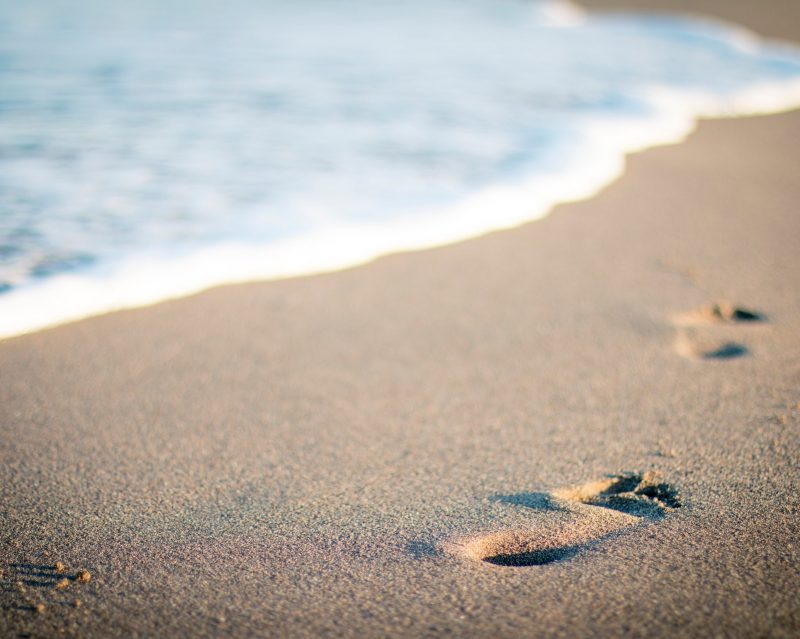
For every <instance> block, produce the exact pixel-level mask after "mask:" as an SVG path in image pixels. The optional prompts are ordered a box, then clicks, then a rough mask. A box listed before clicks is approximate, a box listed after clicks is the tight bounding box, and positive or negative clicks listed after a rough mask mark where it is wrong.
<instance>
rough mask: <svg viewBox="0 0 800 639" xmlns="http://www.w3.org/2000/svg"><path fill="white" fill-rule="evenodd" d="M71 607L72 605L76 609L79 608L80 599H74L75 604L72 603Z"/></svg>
mask: <svg viewBox="0 0 800 639" xmlns="http://www.w3.org/2000/svg"><path fill="white" fill-rule="evenodd" d="M73 605H74V606H75V607H76V608H80V607H81V600H80V599H76V600H75V603H74V604H73Z"/></svg>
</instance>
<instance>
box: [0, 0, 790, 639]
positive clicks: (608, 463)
mask: <svg viewBox="0 0 800 639" xmlns="http://www.w3.org/2000/svg"><path fill="white" fill-rule="evenodd" d="M587 4H591V5H597V6H600V5H603V4H606V3H603V2H601V1H600V0H597V1H592V2H587ZM607 4H613V5H615V6H619V5H622V4H623V3H622V2H614V3H610V2H609V3H607ZM625 4H627V5H628V6H640V5H641V6H644V5H648V4H653V5H654V6H655V5H658V6H659V7H664V6H666V5H667V4H668V3H667V2H665V1H662V2H658V3H657V2H655V0H653V2H652V3H651V2H649V1H646V0H639V1H636V2H627V3H625ZM688 5H691V8H692V9H693V10H694V11H701V10H705V11H707V12H709V13H712V14H713V13H714V12H717V15H721V16H722V17H729V18H731V19H746V20H750V18H752V22H751V23H750V24H752V26H753V27H754V28H756V29H759V30H761V31H763V32H765V33H769V34H770V35H777V36H782V37H795V38H796V39H800V3H797V2H793V1H791V0H787V1H785V2H773V3H766V2H765V3H755V2H750V1H749V0H748V1H747V2H744V1H741V2H738V3H737V2H733V0H730V1H729V0H725V1H724V2H722V1H713V0H704V1H702V2H700V1H696V2H691V3H690V2H688V0H687V1H686V2H683V3H682V4H681V3H679V2H678V1H677V0H675V2H674V3H672V6H674V7H680V6H688ZM748 7H750V8H749V9H748ZM756 7H757V9H756ZM770 7H772V8H771V9H770ZM799 202H800V113H792V114H786V115H779V116H771V117H766V118H753V119H742V120H735V121H714V122H708V123H704V124H702V126H701V127H700V129H699V130H698V132H697V133H696V134H695V135H693V136H692V138H691V139H690V140H689V141H688V142H687V143H686V144H683V145H679V146H673V147H665V148H660V149H655V150H651V151H647V152H645V153H643V154H640V155H637V156H634V157H632V158H631V160H630V164H629V170H628V172H627V174H626V175H625V177H624V178H623V179H622V180H620V181H619V182H618V183H616V184H614V185H612V186H611V187H610V188H608V189H607V190H606V191H605V192H604V193H602V194H601V195H600V196H599V197H597V198H595V199H593V200H591V201H588V202H584V203H578V204H573V205H569V206H563V207H560V208H559V209H558V210H556V211H555V212H554V213H553V214H552V215H551V216H550V217H549V218H547V219H545V220H543V221H539V222H535V223H532V224H529V225H527V226H525V227H523V228H520V229H517V230H513V231H509V232H501V233H494V234H491V235H489V236H486V237H483V238H480V239H476V240H472V241H469V242H465V243H462V244H458V245H454V246H450V247H444V248H440V249H436V250H431V251H423V252H419V253H414V254H406V255H398V256H391V257H387V258H384V259H381V260H379V261H377V262H375V263H374V264H371V265H368V266H366V267H362V268H357V269H353V270H350V271H345V272H339V273H334V274H330V275H324V276H317V277H309V278H303V279H297V280H292V281H283V282H273V283H260V284H251V285H245V286H230V287H222V288H218V289H215V290H212V291H208V292H206V293H203V294H201V295H197V296H194V297H191V298H187V299H184V300H180V301H175V302H169V303H164V304H160V305H157V306H154V307H151V308H146V309H140V310H134V311H127V312H121V313H115V314H111V315H108V316H104V317H99V318H94V319H90V320H87V321H83V322H78V323H74V324H70V325H66V326H63V327H60V328H57V329H54V330H48V331H43V332H40V333H37V334H33V335H29V336H24V337H20V338H15V339H11V340H7V341H4V342H3V343H2V344H0V380H2V383H0V419H2V434H1V435H0V437H2V439H1V440H0V518H1V519H0V522H1V525H0V569H2V574H1V575H0V582H2V590H0V603H2V613H0V635H3V636H17V634H19V633H32V636H56V635H58V636H61V635H62V633H66V634H67V635H79V636H82V637H85V636H88V637H110V636H131V635H150V636H157V635H166V636H178V635H219V636H230V635H233V636H252V635H262V636H319V635H337V636H339V635H346V636H442V635H447V634H451V635H453V636H459V637H470V636H486V637H489V636H491V637H515V636H568V637H572V636H601V637H617V636H623V635H624V636H631V637H640V636H647V637H680V636H696V637H707V636H731V637H754V636H763V637H767V636H769V637H789V636H798V635H800V598H798V587H799V586H800V572H799V569H798V565H800V540H799V539H798V532H800V523H799V522H798V515H799V514H800V512H799V511H800V497H799V496H798V495H799V493H798V489H797V486H798V482H800V438H799V437H798V429H799V423H800V294H798V290H799V289H800V212H799V210H800V204H798V203H799ZM719 300H730V301H731V302H732V303H734V304H739V305H741V306H742V307H743V308H745V309H749V310H752V311H756V312H758V313H761V314H763V316H764V317H763V318H762V321H747V319H746V318H743V317H741V316H737V315H736V314H735V313H734V312H732V311H730V307H725V306H719V307H717V309H714V308H713V307H711V306H709V307H708V308H706V310H705V311H703V310H700V311H698V312H692V311H694V309H698V308H701V307H703V306H704V305H709V304H712V303H714V302H717V301H719ZM722 308H728V309H729V310H728V311H726V312H723V311H720V309H722ZM623 471H628V472H629V473H634V474H628V475H621V476H617V477H616V479H612V478H608V477H607V476H606V475H607V474H609V473H620V472H623ZM483 559H491V560H492V561H493V562H494V563H489V562H487V561H483ZM56 562H63V563H64V566H59V569H56V567H55V566H56ZM519 564H522V565H519ZM79 570H88V571H89V573H90V578H89V577H88V576H84V577H83V578H79V577H78V575H79ZM64 579H67V580H68V582H67V583H64Z"/></svg>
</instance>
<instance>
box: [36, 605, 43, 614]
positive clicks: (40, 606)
mask: <svg viewBox="0 0 800 639" xmlns="http://www.w3.org/2000/svg"><path fill="white" fill-rule="evenodd" d="M34 609H35V610H36V612H38V613H39V614H41V613H43V612H44V604H43V603H38V604H36V605H35V606H34Z"/></svg>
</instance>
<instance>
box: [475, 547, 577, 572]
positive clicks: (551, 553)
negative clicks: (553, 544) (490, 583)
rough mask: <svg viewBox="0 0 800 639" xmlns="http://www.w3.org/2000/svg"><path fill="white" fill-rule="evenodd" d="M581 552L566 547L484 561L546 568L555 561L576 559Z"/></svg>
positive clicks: (491, 558)
mask: <svg viewBox="0 0 800 639" xmlns="http://www.w3.org/2000/svg"><path fill="white" fill-rule="evenodd" d="M579 551H580V547H579V546H564V547H562V548H547V549H544V550H532V551H529V552H520V553H501V554H498V555H491V556H489V557H484V558H483V561H485V562H487V563H490V564H494V565H495V566H518V567H523V566H544V565H546V564H552V563H553V562H555V561H561V560H562V559H569V558H570V557H574V556H575V555H577V554H578V552H579Z"/></svg>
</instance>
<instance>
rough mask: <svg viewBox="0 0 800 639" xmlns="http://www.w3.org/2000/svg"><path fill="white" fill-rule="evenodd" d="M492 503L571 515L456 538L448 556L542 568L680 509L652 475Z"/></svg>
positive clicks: (614, 477) (674, 494) (621, 477)
mask: <svg viewBox="0 0 800 639" xmlns="http://www.w3.org/2000/svg"><path fill="white" fill-rule="evenodd" d="M493 501H497V502H501V503H504V504H508V505H510V506H519V507H523V508H531V509H534V510H539V511H560V512H562V513H567V514H568V515H570V517H569V519H568V520H567V521H566V522H565V521H564V520H563V518H562V519H561V520H557V521H553V522H552V523H549V522H546V523H544V524H540V525H537V526H531V527H530V528H528V529H513V530H505V531H501V532H494V533H489V534H483V535H476V536H471V537H466V538H460V539H456V540H454V541H450V542H448V543H447V544H445V550H446V551H447V552H449V553H451V554H455V555H458V556H461V557H466V558H468V559H471V560H475V561H483V562H486V563H489V564H493V565H495V566H512V567H522V566H544V565H547V564H551V563H554V562H558V561H563V560H566V559H570V558H571V557H574V556H576V555H577V554H579V553H580V552H583V551H585V550H587V549H589V548H591V547H593V546H596V545H597V544H599V543H601V542H602V541H603V540H604V539H605V538H607V537H609V536H611V535H613V534H616V533H619V532H620V531H621V530H624V529H626V528H629V527H630V526H633V525H635V524H637V523H640V522H642V521H643V520H644V521H646V520H649V521H657V520H660V519H662V518H663V517H665V516H666V515H667V514H669V512H670V511H672V510H674V509H676V508H680V507H681V505H682V504H681V500H680V496H679V494H678V491H677V490H676V489H675V488H674V487H673V486H671V485H669V484H667V483H666V482H663V481H661V480H660V479H659V478H658V476H657V475H656V474H655V473H652V472H650V473H621V474H617V475H610V476H608V477H606V478H604V479H601V480H599V481H593V482H590V483H587V484H583V485H581V486H575V487H572V488H566V489H563V490H556V491H553V492H552V493H550V494H547V493H518V494H515V495H498V496H496V497H494V498H493Z"/></svg>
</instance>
